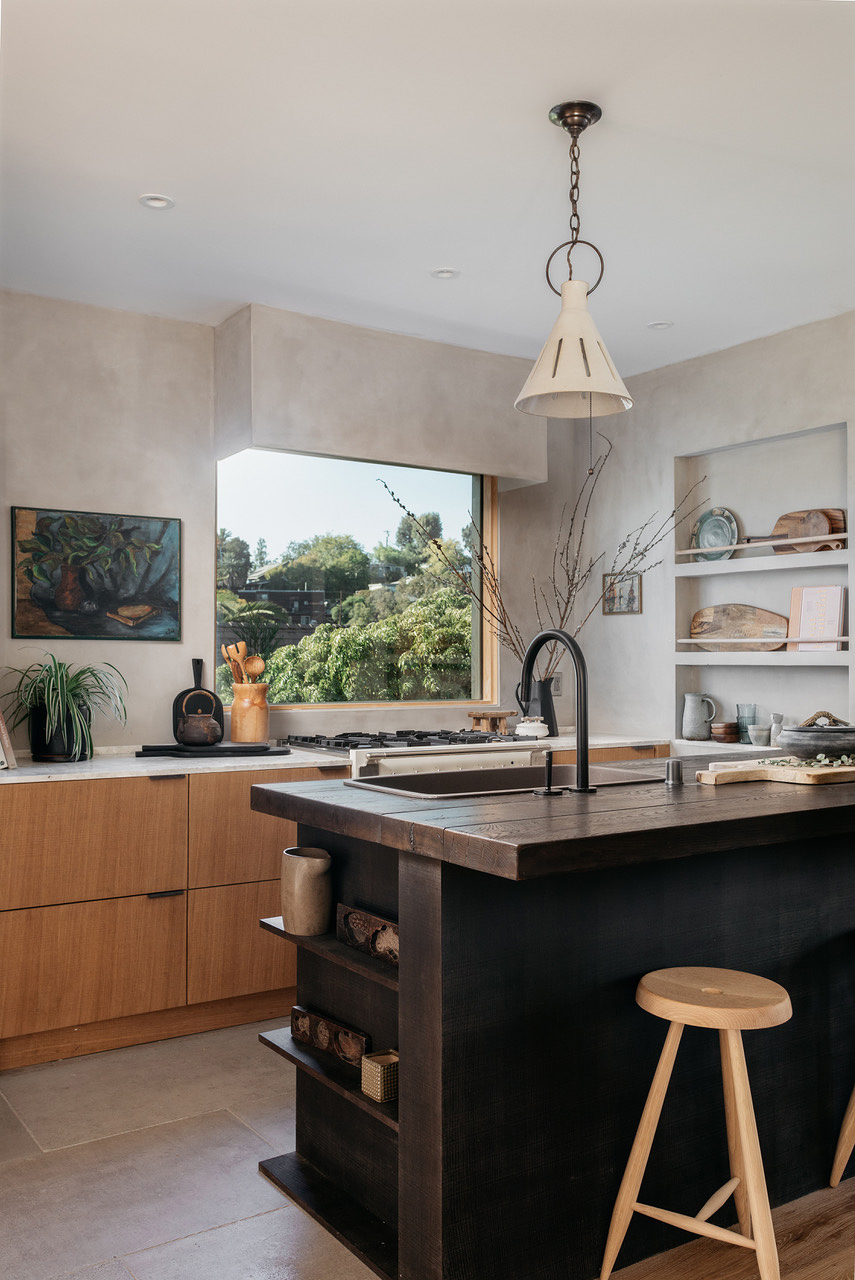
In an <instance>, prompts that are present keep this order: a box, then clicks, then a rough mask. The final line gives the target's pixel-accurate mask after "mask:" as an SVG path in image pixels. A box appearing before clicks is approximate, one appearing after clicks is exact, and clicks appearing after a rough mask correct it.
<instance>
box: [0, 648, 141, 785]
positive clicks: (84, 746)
mask: <svg viewBox="0 0 855 1280" xmlns="http://www.w3.org/2000/svg"><path fill="white" fill-rule="evenodd" d="M45 658H46V661H45V662H33V663H31V664H30V666H28V667H25V668H23V669H21V668H18V667H7V668H6V671H7V672H8V673H9V674H11V675H13V676H17V677H18V680H17V684H15V686H14V688H12V689H11V690H10V691H9V692H8V693H7V694H6V699H7V701H8V702H9V703H10V704H11V706H12V708H13V713H12V714H13V719H12V728H13V729H14V728H16V727H17V726H18V725H19V724H23V722H24V721H25V720H26V721H27V729H28V733H29V739H30V750H31V752H32V757H33V760H36V761H51V762H59V761H70V760H88V759H89V757H90V756H91V755H92V729H91V721H92V713H93V711H101V712H104V714H111V715H113V716H114V717H115V718H116V720H118V721H119V723H120V724H125V722H126V719H127V712H126V709H125V693H126V692H127V688H128V686H127V681H126V680H125V677H124V676H123V675H122V674H121V672H120V671H118V670H117V669H116V667H114V666H113V665H112V663H109V662H106V663H105V664H104V665H103V666H101V667H98V666H93V665H91V664H90V665H88V666H79V667H74V666H72V665H71V664H70V663H67V662H60V661H59V659H58V658H56V657H54V655H53V654H50V653H49V654H45Z"/></svg>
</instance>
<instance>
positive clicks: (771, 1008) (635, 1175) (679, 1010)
mask: <svg viewBox="0 0 855 1280" xmlns="http://www.w3.org/2000/svg"><path fill="white" fill-rule="evenodd" d="M635 998H636V1000H637V1002H638V1003H639V1004H640V1005H641V1007H642V1009H646V1010H647V1012H648V1013H652V1014H655V1016H656V1017H657V1018H665V1019H666V1020H667V1021H668V1022H669V1023H670V1024H671V1025H670V1026H669V1028H668V1034H667V1036H666V1037H665V1045H664V1048H663V1049H662V1054H661V1057H660V1058H659V1065H658V1066H657V1068H656V1073H655V1075H654V1077H653V1083H652V1085H651V1086H650V1092H649V1094H648V1095H647V1102H646V1103H645V1105H644V1111H643V1113H642V1116H641V1123H640V1124H639V1126H638V1132H637V1133H636V1135H635V1141H634V1143H633V1144H632V1151H631V1152H630V1156H629V1160H628V1161H627V1166H626V1170H625V1171H624V1175H623V1181H622V1182H621V1185H620V1191H619V1192H618V1197H617V1200H616V1202H615V1207H614V1211H613V1213H612V1221H611V1226H610V1227H609V1234H608V1239H607V1241H606V1251H605V1256H604V1258H603V1268H602V1271H601V1272H600V1280H607V1277H608V1276H610V1275H611V1272H612V1268H613V1267H614V1265H615V1261H616V1259H617V1255H618V1251H619V1250H620V1247H621V1245H622V1244H623V1239H624V1236H625V1235H626V1231H627V1227H628V1226H629V1223H630V1219H631V1218H632V1215H633V1214H634V1213H643V1214H645V1215H646V1216H647V1217H649V1218H658V1219H659V1221H660V1222H667V1223H670V1225H671V1226H674V1227H681V1228H682V1229H683V1230H684V1231H692V1232H694V1233H695V1234H697V1235H702V1236H711V1237H712V1238H713V1239H714V1240H724V1241H727V1242H728V1243H730V1244H738V1245H742V1246H743V1248H746V1249H754V1250H755V1251H756V1253H757V1267H758V1269H759V1272H760V1276H761V1280H779V1277H780V1271H779V1267H778V1250H777V1247H776V1245H775V1234H774V1231H773V1229H772V1215H771V1212H770V1209H769V1196H768V1193H767V1191H766V1179H765V1177H764V1175H763V1161H762V1159H761V1157H760V1143H759V1141H758V1138H757V1125H756V1122H755V1119H754V1107H753V1105H752V1103H751V1090H750V1088H749V1085H748V1072H747V1070H746V1066H745V1051H744V1049H743V1045H742V1034H741V1033H742V1032H743V1031H753V1030H755V1029H756V1028H759V1027H776V1026H779V1025H780V1024H781V1023H782V1022H786V1021H787V1020H788V1018H790V1017H792V1012H793V1011H792V1007H791V1005H790V997H789V996H788V995H787V993H786V991H785V990H784V988H783V987H781V986H779V985H778V983H777V982H770V981H769V980H768V979H766V978H758V977H756V976H755V975H754V974H751V973H739V972H738V971H736V970H734V969H658V970H657V971H656V972H655V973H648V974H646V975H645V976H644V977H643V978H642V979H641V981H640V982H639V984H638V990H637V991H636V993H635ZM684 1026H690V1027H714V1028H716V1029H717V1030H718V1033H719V1040H720V1043H721V1074H722V1083H723V1086H724V1108H725V1117H726V1122H727V1146H728V1152H729V1155H730V1173H731V1177H730V1181H729V1182H726V1183H725V1184H724V1186H723V1187H720V1188H719V1190H718V1191H716V1192H715V1193H714V1194H713V1195H712V1196H711V1197H710V1198H709V1200H708V1201H707V1202H706V1204H705V1205H704V1206H703V1207H702V1208H701V1209H699V1210H698V1213H697V1214H696V1215H695V1217H694V1218H692V1217H689V1216H688V1215H687V1214H683V1213H672V1212H671V1211H670V1210H669V1209H657V1208H655V1207H654V1206H653V1205H649V1204H642V1203H640V1202H639V1200H638V1192H639V1189H640V1187H641V1180H642V1178H643V1177H644V1170H645V1169H646V1167H647V1160H648V1157H649V1156H650V1148H651V1147H652V1145H653V1138H654V1135H655V1133H656V1126H657V1125H658V1123H659V1116H660V1114H661V1111H662V1104H663V1102H664V1101H665V1092H666V1090H667V1088H668V1082H669V1080H670V1078H671V1071H672V1069H673V1066H674V1059H675V1058H676V1056H677V1048H678V1046H679V1044H680V1037H681V1035H682V1034H683V1027H684ZM731 1195H732V1196H733V1198H734V1201H735V1203H736V1214H737V1218H738V1219H739V1227H740V1230H739V1231H738V1232H737V1231H728V1230H726V1229H725V1228H724V1227H717V1226H714V1225H713V1224H712V1223H710V1222H708V1221H707V1219H708V1218H711V1217H712V1215H713V1214H714V1213H715V1212H716V1210H717V1209H720V1208H721V1206H722V1205H723V1204H724V1203H725V1202H726V1201H727V1199H728V1198H729V1197H730V1196H731ZM752 1229H753V1230H752Z"/></svg>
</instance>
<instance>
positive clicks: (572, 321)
mask: <svg viewBox="0 0 855 1280" xmlns="http://www.w3.org/2000/svg"><path fill="white" fill-rule="evenodd" d="M514 407H515V408H517V409H522V411H523V413H536V414H539V415H540V417H542V418H587V417H588V415H589V413H590V415H591V417H594V418H601V417H603V415H604V414H607V413H620V412H621V410H623V409H631V408H632V397H631V396H630V394H629V392H628V391H627V389H626V387H625V386H624V385H623V382H622V381H621V378H620V374H619V373H618V371H617V369H616V368H615V367H614V365H613V364H612V359H611V356H610V355H609V353H608V351H606V348H605V347H604V346H603V340H602V338H601V337H600V335H599V333H598V332H597V326H596V325H595V324H594V322H593V320H592V319H591V314H590V312H589V311H588V286H587V284H586V283H585V281H584V280H565V282H564V284H563V285H562V286H561V311H560V313H559V315H558V319H557V320H556V321H555V325H554V327H553V329H552V333H550V335H549V337H548V338H547V339H546V345H545V346H544V348H543V350H542V351H541V353H540V355H539V356H538V358H537V360H536V362H535V366H534V368H533V369H532V371H531V373H530V374H529V375H528V379H527V381H526V384H525V386H524V387H523V389H522V391H521V392H520V394H519V396H518V397H517V400H516V404H515V406H514Z"/></svg>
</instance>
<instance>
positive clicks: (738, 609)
mask: <svg viewBox="0 0 855 1280" xmlns="http://www.w3.org/2000/svg"><path fill="white" fill-rule="evenodd" d="M788 625H789V618H785V617H784V616H783V614H781V613H772V612H771V611H770V610H769V609H758V608H757V606H756V605H753V604H713V605H708V606H707V608H706V609H699V610H698V612H697V613H696V614H695V616H694V617H693V618H692V626H691V630H690V631H689V635H690V636H691V638H692V639H693V640H696V641H697V644H698V647H699V648H701V649H706V650H707V651H708V652H709V653H764V652H767V653H771V652H772V651H773V650H774V649H783V647H784V644H785V642H786V639H787V627H788ZM767 636H768V637H769V638H770V639H771V640H773V641H778V643H777V644H774V643H773V644H752V643H751V641H752V640H758V639H760V638H761V637H764V638H765V637H767ZM716 638H718V639H720V640H745V644H715V643H714V641H715V640H716Z"/></svg>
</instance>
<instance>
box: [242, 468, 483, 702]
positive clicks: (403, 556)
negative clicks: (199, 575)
mask: <svg viewBox="0 0 855 1280" xmlns="http://www.w3.org/2000/svg"><path fill="white" fill-rule="evenodd" d="M393 495H394V496H393ZM495 506H496V503H495V482H494V481H492V480H491V479H490V478H489V477H482V476H474V475H468V474H461V473H459V472H451V471H430V470H422V469H418V468H414V467H402V466H392V465H389V464H385V463H384V464H379V463H370V462H351V461H347V460H344V459H337V458H318V457H309V456H306V455H302V454H293V453H283V452H278V451H272V450H261V449H247V450H245V451H244V452H242V453H238V454H235V455H234V456H233V457H231V458H227V459H225V460H224V461H222V462H220V463H219V465H218V474H217V529H218V533H217V692H218V693H219V694H220V696H221V698H222V699H223V701H224V702H225V703H230V702H231V701H232V689H231V681H232V674H231V671H230V669H229V667H228V666H227V665H226V664H225V662H224V660H223V658H222V650H221V646H222V645H230V644H234V643H236V642H237V641H238V640H241V639H243V640H244V641H245V642H246V644H247V652H248V654H253V653H260V655H261V656H262V657H263V658H264V659H265V662H266V669H265V672H264V676H263V679H264V680H266V681H267V682H268V684H269V686H270V687H269V691H268V700H269V702H270V703H271V705H291V706H293V705H299V704H302V705H306V704H309V705H320V704H323V705H327V704H330V703H345V702H346V703H351V704H357V703H358V704H363V705H364V704H372V703H399V702H412V703H440V702H468V701H477V700H480V699H481V698H482V697H487V696H489V694H488V693H486V692H485V689H487V688H490V687H491V683H490V675H491V673H492V670H493V667H494V665H495V658H494V653H493V649H494V646H492V645H491V644H489V643H487V642H486V640H485V636H484V628H483V627H482V621H481V612H480V608H479V606H478V604H477V600H476V597H477V595H478V594H479V587H480V583H479V580H478V576H477V575H478V568H477V562H475V561H473V557H472V556H471V548H472V546H473V544H474V545H476V546H477V545H478V543H477V539H479V538H482V537H483V539H484V541H485V543H486V545H487V547H488V548H489V549H490V551H491V553H492V554H493V556H495V548H494V547H493V545H492V543H493V539H494V538H495ZM485 649H486V650H487V652H486V653H485Z"/></svg>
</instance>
